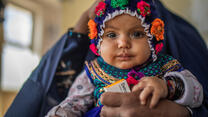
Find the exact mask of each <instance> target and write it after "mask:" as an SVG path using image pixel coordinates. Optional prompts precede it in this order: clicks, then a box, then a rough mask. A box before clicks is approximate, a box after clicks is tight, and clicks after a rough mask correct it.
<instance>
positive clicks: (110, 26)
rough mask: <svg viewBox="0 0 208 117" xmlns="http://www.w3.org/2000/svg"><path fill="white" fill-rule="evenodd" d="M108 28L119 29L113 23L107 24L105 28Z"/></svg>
mask: <svg viewBox="0 0 208 117" xmlns="http://www.w3.org/2000/svg"><path fill="white" fill-rule="evenodd" d="M107 28H110V29H115V30H118V28H117V27H114V26H112V25H106V26H105V29H107Z"/></svg>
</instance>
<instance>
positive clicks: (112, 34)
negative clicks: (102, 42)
mask: <svg viewBox="0 0 208 117" xmlns="http://www.w3.org/2000/svg"><path fill="white" fill-rule="evenodd" d="M106 36H107V37H108V38H116V36H117V35H116V33H114V32H110V33H107V34H106Z"/></svg>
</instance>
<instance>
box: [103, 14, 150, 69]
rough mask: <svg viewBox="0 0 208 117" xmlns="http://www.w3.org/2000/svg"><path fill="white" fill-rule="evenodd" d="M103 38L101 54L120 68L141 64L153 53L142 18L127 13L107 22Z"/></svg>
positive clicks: (111, 63)
mask: <svg viewBox="0 0 208 117" xmlns="http://www.w3.org/2000/svg"><path fill="white" fill-rule="evenodd" d="M102 38H103V41H102V42H101V46H100V56H101V57H102V58H103V59H104V60H105V62H107V63H108V64H110V65H112V66H114V67H117V68H120V69H129V68H132V67H134V66H136V65H141V64H143V63H144V62H146V61H147V59H148V58H149V56H150V54H151V52H150V47H149V43H148V41H147V36H146V34H145V32H144V28H143V27H142V26H141V20H139V19H138V18H136V17H133V16H130V15H127V14H123V15H119V16H117V17H115V18H114V19H112V20H109V21H108V22H106V24H105V29H104V34H103V36H102Z"/></svg>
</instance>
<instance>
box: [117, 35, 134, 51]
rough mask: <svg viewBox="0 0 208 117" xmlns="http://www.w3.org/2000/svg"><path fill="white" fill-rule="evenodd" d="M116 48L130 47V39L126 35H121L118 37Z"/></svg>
mask: <svg viewBox="0 0 208 117" xmlns="http://www.w3.org/2000/svg"><path fill="white" fill-rule="evenodd" d="M117 43H118V48H130V47H131V40H130V38H129V37H128V36H122V37H121V38H119V39H118V42H117Z"/></svg>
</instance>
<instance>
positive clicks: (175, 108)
mask: <svg viewBox="0 0 208 117" xmlns="http://www.w3.org/2000/svg"><path fill="white" fill-rule="evenodd" d="M139 95H140V92H139V91H137V92H132V93H112V92H106V93H103V94H102V96H101V103H102V104H103V105H104V106H103V108H102V110H101V113H100V115H101V117H189V116H190V115H189V112H188V110H187V109H186V108H185V107H183V106H181V105H179V104H176V103H174V102H172V101H169V100H166V99H163V100H160V101H159V103H158V105H157V106H156V107H155V108H153V109H150V108H149V107H148V106H144V105H141V103H140V101H139V99H138V97H139ZM148 102H149V100H148ZM147 105H148V103H147Z"/></svg>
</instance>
